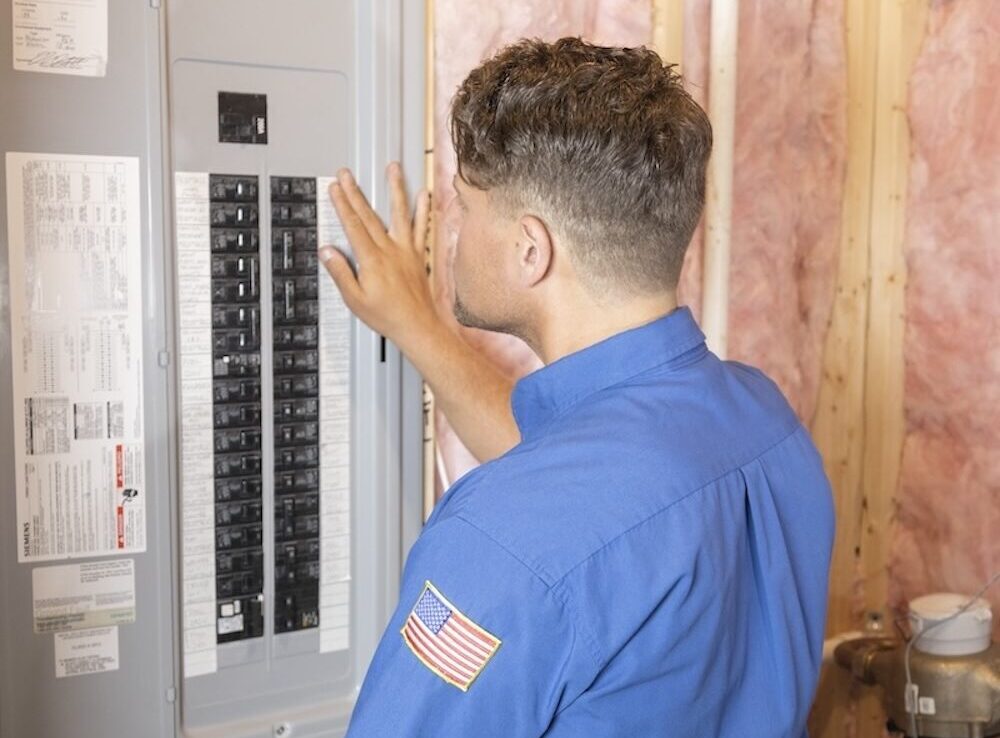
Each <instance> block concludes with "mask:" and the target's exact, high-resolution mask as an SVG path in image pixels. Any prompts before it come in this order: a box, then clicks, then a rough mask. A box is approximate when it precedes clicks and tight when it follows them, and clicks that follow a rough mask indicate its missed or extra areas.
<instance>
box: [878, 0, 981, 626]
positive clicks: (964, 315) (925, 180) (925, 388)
mask: <svg viewBox="0 0 1000 738" xmlns="http://www.w3.org/2000/svg"><path fill="white" fill-rule="evenodd" d="M998 50H1000V3H996V2H988V0H980V1H977V0H969V2H937V1H935V2H932V3H931V9H930V14H929V22H928V27H927V35H926V37H925V39H924V42H923V46H922V48H921V51H920V54H919V56H918V58H917V61H916V64H915V67H914V71H913V75H912V77H911V80H910V100H909V110H908V113H909V120H910V132H911V151H912V159H911V167H910V179H909V190H908V196H909V202H908V207H907V223H906V241H905V253H906V264H907V272H908V273H907V288H906V337H905V359H906V379H905V382H906V384H905V400H904V402H905V408H906V437H905V442H904V446H903V457H902V471H901V479H900V486H899V489H898V508H897V515H896V521H895V529H894V536H893V542H892V555H891V559H890V580H891V590H890V596H891V599H892V601H893V603H894V604H895V605H897V606H901V605H902V604H903V603H904V602H905V601H906V600H908V599H911V598H913V597H917V596H919V595H922V594H926V593H928V592H935V591H955V592H961V593H967V594H971V593H973V592H975V591H977V590H978V589H979V588H980V586H982V584H983V583H985V580H986V579H987V577H989V576H990V575H992V574H994V573H995V572H997V571H998V570H1000V287H998V285H1000V247H998V241H997V239H998V234H1000V96H997V94H996V81H997V79H1000V51H998ZM990 600H991V601H992V603H993V606H994V612H995V613H1000V584H997V585H994V587H993V589H992V592H991V595H990ZM995 622H996V625H997V630H996V632H997V633H998V634H1000V617H996V618H995Z"/></svg>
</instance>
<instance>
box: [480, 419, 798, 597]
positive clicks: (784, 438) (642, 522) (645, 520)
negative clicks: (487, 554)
mask: <svg viewBox="0 0 1000 738" xmlns="http://www.w3.org/2000/svg"><path fill="white" fill-rule="evenodd" d="M801 430H803V425H802V423H800V422H798V421H796V422H795V426H794V427H793V428H792V430H791V431H790V432H788V433H786V434H785V435H783V436H782V437H781V438H780V439H778V440H777V441H775V442H774V443H772V444H771V445H770V446H767V447H766V448H765V449H763V450H762V451H760V452H759V453H758V454H757V455H756V456H752V457H750V458H749V459H747V460H746V461H744V462H742V463H740V464H735V465H733V466H732V467H731V468H729V469H727V470H726V471H724V472H723V473H722V474H719V475H718V476H716V477H714V478H712V479H710V480H708V481H707V482H705V483H704V484H702V485H701V486H700V487H696V488H695V489H692V490H691V491H690V492H687V493H685V494H683V495H681V496H680V497H678V498H677V499H676V500H673V501H671V502H670V503H668V504H667V505H664V506H663V507H661V508H660V509H659V510H656V511H655V512H652V513H650V514H649V515H647V516H646V517H644V518H643V519H642V520H640V521H638V522H636V523H635V524H633V525H631V526H629V527H628V528H626V529H625V530H623V531H622V532H621V533H619V534H618V535H616V536H615V537H614V538H612V539H611V540H610V541H608V542H607V543H605V544H604V545H602V546H601V547H599V548H596V549H594V550H593V551H591V552H590V553H589V554H587V556H586V557H585V558H582V559H580V560H579V561H578V562H577V563H575V564H573V566H571V567H570V568H569V569H567V570H566V571H565V572H563V573H562V575H561V576H560V577H559V579H557V580H556V581H555V582H553V586H554V585H556V584H558V583H559V582H562V581H565V579H566V578H567V577H568V576H569V575H570V574H572V573H573V572H575V571H576V570H577V569H579V568H580V567H581V566H583V565H584V564H586V563H587V562H588V561H590V560H591V559H592V558H594V557H595V556H597V555H598V554H599V553H601V552H602V551H604V550H606V549H607V548H608V547H610V546H612V545H613V544H615V543H617V542H618V541H620V540H621V539H622V538H624V537H625V536H627V535H628V534H629V533H631V532H632V531H634V530H635V529H636V528H639V527H641V526H643V525H645V524H646V523H648V522H649V521H650V520H652V519H653V518H655V517H657V516H659V515H662V514H663V513H665V512H667V511H668V510H670V509H672V508H673V507H674V506H676V505H678V504H680V503H681V502H684V501H685V500H686V499H688V498H689V497H692V496H693V495H696V494H698V493H699V492H703V491H704V490H706V489H707V488H708V487H710V486H711V485H713V484H715V483H716V482H718V481H719V480H720V479H722V478H723V477H727V476H729V475H730V474H732V473H733V472H737V471H740V470H742V469H743V468H744V467H746V466H748V465H749V464H752V463H753V462H755V461H757V460H759V459H760V458H761V457H762V456H765V455H766V454H767V453H769V452H770V451H771V450H772V449H775V448H777V447H778V446H780V445H781V444H783V443H784V442H785V441H787V440H788V439H789V438H791V437H792V436H794V435H795V434H796V433H798V432H799V431H801ZM470 525H471V523H470ZM498 545H499V544H498ZM512 555H513V554H512ZM522 563H523V562H522Z"/></svg>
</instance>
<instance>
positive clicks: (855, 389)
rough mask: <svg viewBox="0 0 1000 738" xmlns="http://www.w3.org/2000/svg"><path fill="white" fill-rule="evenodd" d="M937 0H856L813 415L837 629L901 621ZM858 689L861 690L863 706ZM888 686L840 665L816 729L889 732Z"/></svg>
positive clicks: (822, 695) (867, 737)
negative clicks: (921, 206)
mask: <svg viewBox="0 0 1000 738" xmlns="http://www.w3.org/2000/svg"><path fill="white" fill-rule="evenodd" d="M927 4H928V0H885V1H884V2H879V3H869V2H867V0H847V56H848V111H849V112H848V172H847V177H848V179H847V184H848V187H847V189H846V193H847V196H846V197H845V202H844V218H843V228H844V232H843V237H842V241H841V272H840V275H839V283H838V286H837V290H838V293H837V300H836V303H835V306H834V315H833V321H832V324H831V329H830V333H829V335H828V339H827V345H826V355H825V357H824V375H823V382H822V385H821V388H820V405H819V407H818V411H817V416H816V419H815V421H814V427H813V431H814V435H815V437H816V440H817V444H818V445H819V447H820V451H821V452H822V453H823V456H824V459H826V462H827V470H828V473H829V474H830V478H831V482H832V483H833V486H834V493H835V496H836V501H837V511H838V535H837V544H836V547H835V551H834V564H833V571H832V574H831V580H830V611H829V617H828V628H827V630H828V633H829V634H835V633H838V632H842V631H845V630H850V629H856V628H859V627H861V626H862V625H863V623H862V622H861V618H862V617H863V615H864V614H865V613H878V614H879V615H880V616H882V622H883V623H888V622H889V613H888V610H887V599H888V588H889V582H888V569H887V562H888V558H889V542H890V540H891V536H890V533H891V524H892V514H893V508H894V504H895V503H894V501H895V494H896V489H897V486H898V484H899V464H900V455H901V452H902V446H903V437H904V434H905V418H904V414H903V370H904V359H903V331H904V328H905V323H904V311H905V282H906V274H905V269H906V265H905V260H904V253H903V239H904V227H905V216H906V186H907V180H908V177H909V163H910V152H909V128H908V122H907V118H906V104H907V86H908V82H909V78H910V73H911V71H912V67H913V62H914V60H915V59H916V55H917V52H918V51H919V48H920V44H921V42H922V39H923V34H924V29H925V27H926V21H927ZM858 23H860V24H863V25H861V26H858V25H857V24H858ZM859 585H860V589H859ZM833 670H838V671H837V672H836V673H833ZM852 695H853V696H855V697H856V698H857V700H858V704H857V707H856V710H854V711H853V717H852V715H851V712H852V710H851V705H850V700H851V698H852ZM881 696H882V695H881V693H880V692H879V691H878V690H873V689H870V688H859V687H857V686H853V685H849V684H848V677H847V674H846V672H844V671H843V670H840V669H839V667H836V666H830V667H828V673H825V674H824V675H823V678H822V680H821V685H820V691H819V693H818V695H817V701H816V706H815V708H814V713H813V723H814V726H813V734H814V735H815V736H817V738H834V736H838V737H839V736H841V735H843V734H844V731H845V723H847V722H849V721H852V720H853V721H855V722H856V725H857V735H858V737H859V738H880V737H881V736H882V735H883V729H884V726H885V713H884V711H883V709H882V705H881Z"/></svg>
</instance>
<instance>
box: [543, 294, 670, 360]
mask: <svg viewBox="0 0 1000 738" xmlns="http://www.w3.org/2000/svg"><path fill="white" fill-rule="evenodd" d="M676 307H677V293H676V292H675V291H673V290H671V291H670V292H664V293H661V294H658V295H651V296H648V297H637V298H633V299H631V300H629V301H628V302H622V303H614V304H606V303H604V304H602V303H598V302H593V301H589V300H581V301H577V302H576V304H566V303H563V305H562V306H561V307H560V308H557V309H556V310H555V311H553V312H552V313H551V314H550V315H549V316H547V318H546V319H545V320H544V321H543V323H544V324H543V325H540V326H539V327H538V335H537V340H536V341H532V342H531V343H532V344H533V345H532V348H533V349H534V350H535V352H536V353H537V354H538V356H539V358H541V360H542V362H543V363H545V364H551V363H552V362H554V361H557V360H559V359H561V358H562V357H564V356H568V355H569V354H572V353H575V352H577V351H580V350H582V349H585V348H587V347H588V346H593V345H594V344H595V343H598V342H600V341H603V340H604V339H605V338H609V337H611V336H613V335H615V334H617V333H622V332H623V331H627V330H629V329H631V328H638V327H639V326H642V325H646V324H647V323H652V322H653V321H654V320H656V319H657V318H661V317H663V316H664V315H666V314H667V313H670V312H672V311H673V310H674V309H675V308H676Z"/></svg>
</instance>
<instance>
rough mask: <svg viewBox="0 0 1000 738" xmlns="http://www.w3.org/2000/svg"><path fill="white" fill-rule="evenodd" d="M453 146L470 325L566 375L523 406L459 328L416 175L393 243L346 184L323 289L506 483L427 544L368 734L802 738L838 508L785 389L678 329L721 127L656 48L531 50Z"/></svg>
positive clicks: (357, 731) (365, 727) (482, 99)
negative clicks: (441, 288)
mask: <svg viewBox="0 0 1000 738" xmlns="http://www.w3.org/2000/svg"><path fill="white" fill-rule="evenodd" d="M452 137H453V140H454V144H455V148H456V151H457V155H458V175H457V177H456V179H455V186H456V188H457V192H458V197H459V199H460V201H461V208H462V211H463V213H462V215H461V225H460V231H459V236H458V246H457V251H456V255H455V261H454V279H455V306H454V312H455V315H456V317H457V318H458V320H459V321H460V322H461V323H463V324H464V325H467V326H474V327H477V328H484V329H487V330H494V331H502V332H504V333H509V334H512V335H515V336H519V337H520V338H522V339H524V341H526V342H527V344H528V345H529V346H530V347H531V348H532V349H534V350H535V351H536V352H537V353H538V355H539V356H540V357H541V359H542V360H543V361H544V363H545V364H546V366H545V367H544V368H543V369H541V370H539V371H537V372H535V373H534V374H532V375H530V376H528V377H526V378H524V379H522V380H521V381H520V382H519V383H518V384H517V386H516V387H514V388H513V393H511V387H510V385H509V384H508V382H507V381H506V380H505V378H504V377H503V376H502V375H500V374H499V373H498V372H497V371H495V370H494V369H492V368H491V367H490V366H489V364H488V363H487V362H486V361H485V360H483V359H482V358H480V357H479V356H478V355H477V354H476V353H475V352H474V351H472V350H471V349H470V348H469V347H467V346H466V345H465V344H464V343H463V342H462V341H461V339H459V338H458V337H457V336H455V335H454V334H453V333H451V331H450V330H449V329H448V328H447V327H446V326H445V325H444V323H443V322H441V321H440V320H439V319H438V318H437V317H436V315H435V311H434V306H433V300H432V298H431V294H430V291H429V289H428V287H427V281H426V275H425V272H424V265H423V258H424V254H423V234H424V232H425V230H426V220H427V212H428V208H429V203H428V198H427V195H426V193H422V194H421V195H420V196H419V197H418V201H417V208H416V216H415V225H412V224H411V222H410V219H409V215H408V213H409V210H408V205H407V198H406V194H405V191H404V188H403V178H402V174H401V172H400V170H399V168H398V166H396V165H393V166H391V167H390V171H389V178H390V185H391V191H392V200H393V208H392V217H391V223H390V228H389V231H388V232H386V230H385V229H384V227H383V225H382V223H381V222H380V221H379V219H378V217H377V216H376V215H375V214H374V213H373V212H372V210H371V208H370V207H369V206H368V203H367V202H366V200H365V198H364V196H363V195H362V194H361V192H360V191H359V190H358V188H357V185H356V184H355V182H354V180H353V179H352V178H351V176H350V173H349V172H347V171H346V170H345V171H342V172H340V173H339V174H338V182H337V183H336V184H335V185H334V186H333V187H332V188H331V197H332V198H333V201H334V204H335V206H336V208H337V211H338V213H339V215H340V217H341V219H342V221H343V224H344V227H345V229H346V232H347V234H348V237H349V239H350V242H351V244H352V246H353V248H354V251H355V254H356V257H357V266H358V272H357V275H356V276H355V274H354V273H353V272H352V270H351V267H350V266H349V265H348V263H347V261H346V260H345V259H344V257H343V256H342V255H340V254H339V253H338V252H336V251H334V250H332V249H328V248H327V249H323V250H321V257H322V258H323V260H324V263H325V264H326V265H327V268H328V270H329V272H330V274H331V275H332V277H333V279H334V280H335V281H336V283H337V285H338V286H339V288H340V290H341V292H342V294H343V296H344V299H345V301H346V303H347V305H348V306H349V307H350V308H351V309H352V310H354V311H355V312H356V313H357V315H358V316H359V317H360V318H361V319H362V320H364V321H365V322H366V323H368V324H369V325H370V326H371V327H372V328H373V329H374V330H376V331H379V332H380V333H382V334H384V335H386V336H388V337H389V338H390V339H392V340H393V341H394V342H395V343H396V344H397V345H398V346H399V347H400V348H401V350H402V351H403V352H405V353H406V355H407V356H408V357H409V358H410V359H411V360H412V361H413V363H414V364H415V365H416V367H417V368H418V369H419V370H420V371H421V373H422V374H423V375H424V377H425V378H426V379H427V381H428V382H429V383H430V385H431V387H432V388H433V390H434V392H435V396H436V397H437V399H438V402H439V403H440V405H441V407H442V408H443V409H444V411H445V413H446V414H447V415H448V418H449V420H450V421H451V423H452V425H453V426H454V427H455V429H456V431H457V432H458V434H459V435H460V437H461V438H462V440H463V441H464V442H465V443H466V445H467V446H468V447H469V448H470V450H472V451H473V453H475V454H476V455H477V456H478V457H479V458H481V459H482V460H484V461H485V460H488V461H487V463H484V464H483V465H482V466H480V467H479V468H477V469H476V470H474V471H473V472H471V473H469V474H467V475H466V476H465V477H463V478H462V479H461V480H460V481H458V482H457V483H456V484H455V485H454V486H453V487H452V488H451V489H450V490H449V491H448V492H447V494H446V495H445V496H444V498H443V499H442V500H441V501H440V502H439V503H438V505H437V508H436V509H435V510H434V513H433V515H432V516H431V518H430V520H429V521H428V522H427V526H426V528H425V529H424V532H423V534H422V535H421V536H420V538H419V539H418V541H417V542H416V544H415V545H414V547H413V550H412V552H411V553H410V555H409V559H408V561H407V563H406V568H405V572H404V575H403V583H402V587H401V590H400V599H399V607H398V609H397V610H396V613H395V615H394V616H393V618H392V621H391V622H390V623H389V626H388V628H387V629H386V632H385V635H384V637H383V639H382V642H381V644H380V645H379V647H378V650H377V652H376V654H375V657H374V660H373V661H372V664H371V667H370V669H369V671H368V675H367V677H366V679H365V682H364V685H363V687H362V690H361V694H360V696H359V698H358V702H357V706H356V708H355V711H354V715H353V718H352V722H351V726H350V729H349V735H350V736H355V737H357V736H540V735H545V736H574V737H588V736H623V737H624V736H629V737H631V736H675V737H676V738H686V737H689V736H690V737H692V738H693V737H694V736H698V737H699V738H704V737H706V736H741V737H742V738H750V737H753V736H768V737H774V736H793V737H794V738H799V737H800V736H802V735H803V734H804V732H805V721H806V715H807V713H808V710H809V705H810V703H811V700H812V696H813V691H814V689H815V686H816V679H817V673H818V670H819V664H820V655H821V646H822V639H823V625H824V613H825V609H826V582H827V573H828V566H829V559H830V548H831V544H832V535H833V511H832V505H831V496H830V491H829V487H828V483H827V480H826V477H825V476H824V473H823V467H822V463H821V461H820V459H819V457H818V455H817V453H816V451H815V449H814V447H813V445H812V443H811V441H810V439H809V437H808V434H807V433H806V431H805V430H804V429H803V427H802V426H801V424H800V423H799V422H798V420H797V419H796V417H795V415H794V413H793V412H792V411H791V409H790V408H789V407H788V405H787V403H786V402H785V400H784V398H783V397H782V396H781V393H780V392H779V390H778V389H777V388H776V387H775V385H774V384H773V383H772V382H771V381H770V380H768V379H767V378H766V377H764V376H763V375H762V374H761V373H760V372H759V371H757V370H755V369H752V368H750V367H747V366H743V365H741V364H736V363H732V362H722V361H720V360H719V359H718V358H717V357H715V356H714V355H713V354H711V353H710V352H709V351H708V349H707V348H706V346H705V343H704V336H703V335H702V333H701V332H700V331H699V329H698V327H697V325H696V324H695V322H694V320H693V318H692V316H691V313H690V312H689V311H688V310H687V309H686V308H679V307H677V303H676V285H677V281H678V274H679V271H680V267H681V262H682V260H683V255H684V251H685V248H686V246H687V244H688V241H689V240H690V238H691V234H692V232H693V230H694V228H695V225H696V224H697V222H698V219H699V217H700V214H701V210H702V204H703V201H704V177H705V164H706V161H707V159H708V156H709V151H710V149H711V129H710V126H709V123H708V120H707V118H706V116H705V114H704V112H703V111H702V110H701V109H700V108H699V107H698V106H697V105H696V104H695V103H694V102H693V101H692V99H691V98H690V97H689V96H688V95H687V93H685V92H684V90H683V88H682V86H681V81H680V79H679V78H678V77H677V75H675V74H674V73H673V72H672V71H671V70H670V69H669V68H665V67H664V66H663V65H662V63H661V62H660V60H659V58H658V57H657V56H656V55H655V54H654V53H653V52H651V51H648V50H646V49H616V48H602V47H597V46H592V45H590V44H587V43H584V42H582V41H580V40H578V39H562V40H560V41H557V42H555V43H544V42H541V41H523V42H520V43H517V44H515V45H513V46H509V47H507V48H505V49H503V50H502V51H500V52H499V53H498V54H497V55H496V56H494V57H493V58H491V59H489V60H487V61H486V62H484V63H483V64H482V65H481V66H480V67H478V68H477V69H475V70H473V71H472V73H471V74H470V75H469V76H468V78H467V79H466V80H465V82H464V83H463V84H462V86H461V87H460V89H459V90H458V92H457V94H456V96H455V99H454V102H453V106H452ZM509 404H510V405H512V410H513V413H511V408H510V407H509Z"/></svg>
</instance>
